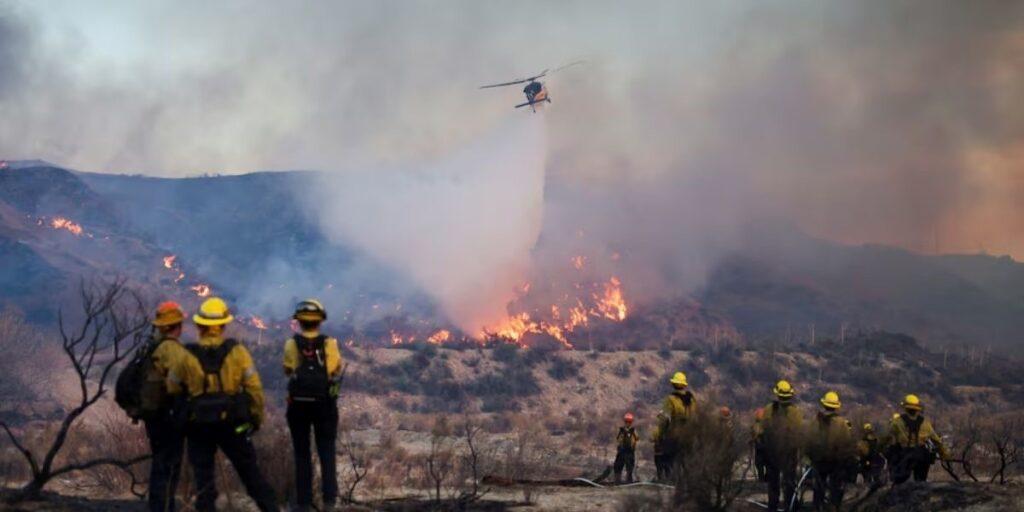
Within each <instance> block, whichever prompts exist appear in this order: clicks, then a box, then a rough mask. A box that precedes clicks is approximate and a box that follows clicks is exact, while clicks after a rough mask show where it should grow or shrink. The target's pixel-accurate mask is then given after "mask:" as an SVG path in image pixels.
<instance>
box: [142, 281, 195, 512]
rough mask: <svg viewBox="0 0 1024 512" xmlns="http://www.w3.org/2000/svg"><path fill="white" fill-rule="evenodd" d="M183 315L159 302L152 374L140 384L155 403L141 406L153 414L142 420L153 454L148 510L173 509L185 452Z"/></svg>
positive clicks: (187, 356)
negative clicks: (182, 374) (182, 457)
mask: <svg viewBox="0 0 1024 512" xmlns="http://www.w3.org/2000/svg"><path fill="white" fill-rule="evenodd" d="M184 321H185V312H184V311H183V310H182V309H181V306H179V305H178V304H177V303H176V302H170V301H168V302H163V303H161V304H160V305H159V306H158V307H157V310H156V315H155V316H154V317H153V328H154V335H153V343H154V346H153V349H152V353H151V354H150V356H149V357H150V358H151V360H152V364H153V366H152V370H153V371H152V374H151V375H150V376H149V378H147V381H146V382H144V383H143V384H142V386H141V387H142V392H141V393H140V394H141V396H143V397H146V398H149V399H152V400H155V401H156V402H157V403H154V404H151V405H150V404H143V406H144V407H145V408H147V409H152V410H154V412H153V413H152V414H151V415H148V416H146V417H144V418H143V422H144V423H145V426H146V437H147V438H149V447H150V453H152V455H153V460H152V463H151V464H150V468H149V510H150V511H151V512H163V511H173V510H174V504H175V503H174V491H175V490H176V489H177V488H178V477H179V475H180V474H181V454H182V452H183V451H184V449H185V432H184V425H183V421H184V411H183V409H184V408H185V407H184V405H185V403H184V397H183V396H182V391H183V389H182V380H181V377H180V375H179V372H180V371H181V370H180V368H181V367H182V365H183V364H185V361H186V360H188V359H191V358H192V356H191V354H189V352H188V350H186V349H185V346H184V345H182V344H181V342H180V341H179V338H181V330H182V323H184Z"/></svg>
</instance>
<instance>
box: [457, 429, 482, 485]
mask: <svg viewBox="0 0 1024 512" xmlns="http://www.w3.org/2000/svg"><path fill="white" fill-rule="evenodd" d="M483 429H484V427H483V426H482V425H479V424H476V423H473V421H472V420H470V419H469V416H468V415H467V416H466V420H465V421H464V422H463V423H462V438H463V439H464V440H465V441H466V453H465V455H464V456H463V464H464V466H465V468H466V469H467V470H468V471H469V478H470V482H471V484H470V485H471V487H470V491H469V493H468V496H465V497H464V498H468V499H472V500H475V499H477V498H478V497H479V496H480V447H479V446H477V442H476V441H477V436H478V435H479V434H480V432H481V431H483Z"/></svg>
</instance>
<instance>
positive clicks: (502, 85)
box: [480, 78, 533, 89]
mask: <svg viewBox="0 0 1024 512" xmlns="http://www.w3.org/2000/svg"><path fill="white" fill-rule="evenodd" d="M531 80H533V79H532V78H523V79H520V80H515V81H513V82H505V83H501V84H491V85H481V86H480V88H481V89H490V88H492V87H505V86H506V85H516V84H521V83H525V82H529V81H531Z"/></svg>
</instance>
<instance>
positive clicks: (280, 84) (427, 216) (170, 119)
mask: <svg viewBox="0 0 1024 512" xmlns="http://www.w3.org/2000/svg"><path fill="white" fill-rule="evenodd" d="M74 4H75V2H72V3H70V4H68V5H65V6H64V7H73V5H74ZM38 5H40V4H25V6H24V7H23V8H22V10H21V11H20V14H19V16H20V17H21V19H22V20H31V19H33V18H32V16H34V15H39V17H40V18H39V20H40V21H38V22H37V21H33V22H32V23H29V24H18V23H14V22H13V21H12V20H14V19H16V18H12V17H7V18H4V22H3V24H2V25H0V41H3V42H7V41H14V44H11V45H10V46H6V47H5V48H2V49H0V63H2V64H3V65H4V73H5V75H4V77H3V78H0V100H2V102H3V103H2V104H0V111H2V113H3V119H4V120H3V122H2V123H0V157H5V158H14V157H19V156H23V157H39V158H45V159H49V160H53V161H57V162H60V163H62V164H65V165H69V166H74V167H78V168H85V169H90V170H101V171H109V172H144V173H147V174H160V175H172V176H174V175H193V174H196V173H199V172H245V171H251V170H256V169H267V168H277V169H293V168H308V169H326V170H340V169H380V168H381V167H382V166H385V167H391V168H394V169H398V171H393V172H373V173H366V172H365V171H364V172H363V173H362V174H358V173H357V174H355V175H353V174H349V173H339V174H338V175H337V176H336V178H332V180H331V181H330V182H329V186H326V187H325V188H324V190H327V191H336V192H337V194H338V197H344V198H347V200H348V202H349V203H351V204H356V205H359V206H360V207H361V208H363V210H361V211H359V212H355V213H358V215H357V214H355V213H353V212H352V210H351V209H350V208H351V206H350V205H347V204H345V203H344V202H341V201H340V200H339V201H338V203H332V202H326V201H321V203H320V204H323V205H325V206H324V207H323V208H322V209H320V210H318V211H317V212H314V213H316V218H317V219H318V220H320V221H321V222H322V224H323V225H324V226H325V228H324V229H325V232H326V233H327V234H329V235H330V236H331V237H332V238H333V239H335V240H338V241H344V242H347V243H353V244H355V245H357V246H359V248H360V249H362V250H364V251H366V252H367V253H370V254H373V255H375V256H377V257H379V258H380V259H381V260H382V261H383V262H385V263H386V264H388V265H390V266H393V267H395V268H397V269H399V270H401V271H402V272H403V273H405V274H406V275H407V276H408V277H409V278H410V279H412V280H414V281H415V282H417V283H420V284H421V285H422V286H424V287H425V288H429V289H432V290H436V292H434V293H437V296H438V297H439V300H440V301H441V302H442V303H443V304H445V308H446V310H447V311H448V312H449V314H451V315H453V316H457V317H460V318H463V317H464V318H475V317H477V316H479V315H483V316H487V315H488V314H489V313H487V314H485V313H478V312H476V311H467V310H466V307H467V306H466V304H467V303H468V304H476V303H475V301H474V299H473V298H474V297H476V295H475V293H476V292H477V291H478V289H483V290H488V289H490V290H500V289H505V288H506V285H507V284H508V282H511V281H513V280H514V278H515V277H516V276H518V274H520V273H521V272H522V270H519V267H520V266H522V265H523V262H524V261H525V260H524V259H523V257H522V252H523V251H524V250H526V246H527V245H528V241H529V239H531V238H532V235H531V229H530V226H533V221H532V219H534V218H536V217H537V216H540V215H541V214H542V213H541V212H542V210H543V217H544V218H543V229H542V233H541V237H540V239H541V242H540V244H539V246H538V247H537V249H536V251H535V253H534V261H535V263H536V264H537V266H538V267H540V269H541V270H542V271H543V269H546V268H549V267H550V268H556V267H557V266H558V265H559V264H563V263H564V261H565V258H567V257H568V256H570V255H573V254H580V253H585V254H590V255H592V257H593V260H594V261H595V265H597V266H600V265H607V266H608V267H609V268H608V269H607V271H609V272H615V273H617V274H621V275H622V276H623V277H624V278H627V279H625V282H626V286H627V291H629V292H631V293H632V295H633V296H643V295H663V294H665V293H680V291H683V292H685V291H686V290H688V289H692V288H693V287H697V286H699V285H700V283H701V282H702V280H703V278H704V277H705V276H706V275H707V272H708V270H709V269H711V268H713V267H714V265H715V264H716V262H717V261H719V260H720V258H721V257H722V256H723V255H724V254H726V253H728V252H731V251H735V250H742V249H743V248H744V245H745V240H744V236H745V235H744V233H746V232H747V227H748V225H749V224H750V223H751V222H760V221H762V220H765V219H768V220H774V221H779V222H784V223H793V224H795V225H797V226H799V227H801V228H803V229H805V230H808V231H810V232H812V233H813V234H816V235H819V236H822V237H824V238H828V239H831V240H837V241H843V242H851V243H861V242H881V243H889V244H895V245H900V246H904V247H910V248H912V249H917V250H923V251H942V252H957V251H959V252H975V251H977V250H978V249H981V248H984V249H987V250H989V251H992V252H999V253H1012V254H1014V255H1017V256H1018V257H1019V256H1024V239H1021V238H1020V237H1019V236H1018V235H1017V234H1018V233H1020V231H1021V229H1024V210H1021V208H1020V207H1019V204H1020V200H1021V198H1022V197H1024V185H1022V184H1021V181H1020V180H1019V178H1018V177H1019V176H1020V174H1021V167H1020V166H1021V162H1022V161H1024V159H1022V158H1021V155H1022V154H1024V149H1022V148H1024V111H1022V110H1024V71H1022V68H1021V66H1020V65H1019V63H1020V62H1022V61H1024V4H1022V3H1020V2H962V1H927V0H921V1H893V2H845V1H833V2H820V1H806V2H788V3H785V4H781V3H778V2H738V3H729V2H713V3H712V2H704V3H691V2H674V1H673V2H650V3H647V4H645V5H637V4H636V3H629V4H626V3H622V2H607V3H602V2H537V3H532V4H531V3H530V2H517V3H516V4H515V5H511V6H510V5H504V4H502V5H499V4H495V3H481V2H465V3H460V4H445V5H443V6H438V5H437V4H436V3H429V2H424V3H417V2H387V1H385V2H372V3H357V4H343V3H318V4H311V5H304V6H303V8H302V9H296V8H294V7H292V6H289V5H285V4H280V3H270V2H268V3H264V4H255V3H251V2H245V3H231V2H226V3H218V4H212V3H206V4H203V5H201V6H200V5H190V6H188V7H182V6H181V4H180V3H176V2H169V3H165V4H146V5H147V6H145V7H142V6H140V5H141V4H138V3H134V2H131V3H127V4H126V6H130V7H131V8H129V9H127V10H117V9H108V10H106V11H105V12H95V11H97V10H95V9H92V10H90V9H89V8H84V9H83V8H78V10H77V11H74V10H72V12H75V13H76V15H77V16H79V17H80V18H82V19H87V20H92V21H93V22H94V23H93V27H94V28H93V29H89V30H92V31H93V32H96V31H99V29H96V28H95V27H101V28H102V27H107V26H110V25H112V24H113V25H118V26H126V25H127V26H131V27H134V29H133V30H134V31H133V32H131V38H130V39H125V40H120V41H117V40H115V41H113V43H111V42H110V41H107V45H106V46H99V45H98V44H97V46H94V47H91V46H90V45H89V44H83V43H82V41H92V40H93V39H90V33H91V32H89V31H88V30H86V29H80V30H83V31H85V32H86V33H84V34H76V35H71V36H68V35H66V34H63V33H61V32H60V31H58V30H56V29H54V28H53V27H54V25H45V27H49V28H47V29H46V30H43V28H39V26H43V25H44V24H43V23H42V21H43V20H45V19H46V18H44V15H46V14H53V13H43V12H39V11H32V10H31V8H32V7H34V8H36V9H41V8H40V7H37V6H38ZM48 5H54V4H48ZM30 6H31V7H30ZM65 11H67V9H65ZM107 11H109V12H107ZM115 12H120V13H122V14H120V15H118V14H109V13H115ZM124 13H127V14H124ZM118 16H125V17H128V18H130V19H127V20H126V19H118ZM626 20H628V22H627V21H626ZM117 22H120V23H117ZM24 27H32V29H31V30H29V29H28V28H24ZM37 32H39V33H40V34H41V33H42V32H45V33H46V34H47V36H46V37H45V38H44V37H42V36H41V35H38V34H37V37H30V35H31V34H36V33H37ZM55 34H56V35H55ZM61 35H63V37H61ZM104 35H105V37H107V36H109V37H113V36H110V35H109V34H107V32H104ZM129 43H130V44H129ZM121 47H130V48H131V51H122V50H113V49H112V48H121ZM10 48H14V49H13V50H11V49H10ZM70 48H79V49H77V50H69V49H70ZM12 56H13V57H12ZM579 58H585V59H587V61H588V64H587V65H586V66H577V67H573V68H570V69H569V70H566V71H565V72H561V73H556V74H554V75H552V76H550V77H549V78H548V79H547V80H548V86H549V88H550V90H551V94H552V98H553V100H554V103H553V105H552V106H551V107H552V108H550V109H549V110H548V111H547V112H546V113H545V115H544V118H543V121H541V116H536V118H534V117H533V116H531V114H529V113H526V112H514V114H517V115H519V117H522V118H528V119H529V121H526V120H522V123H518V122H511V121H507V120H506V119H507V117H508V116H509V115H512V114H513V113H512V112H510V109H511V105H513V104H514V103H516V102H518V101H521V95H520V94H519V92H518V90H517V88H509V89H497V90H488V91H479V90H477V89H476V86H478V85H481V84H483V83H487V82H493V81H501V80H507V79H511V78H514V77H516V76H523V75H527V74H530V73H534V72H537V71H539V70H540V69H543V68H545V67H556V66H558V65H559V64H562V63H566V62H570V61H573V60H576V59H579ZM27 59H29V60H30V62H28V63H26V62H25V61H26V60H27ZM72 64H74V65H72ZM8 70H10V71H8ZM517 121H518V119H517ZM528 124H535V125H537V124H544V125H546V127H547V132H546V133H547V137H548V138H549V140H548V148H549V152H548V158H547V178H546V183H545V187H546V190H545V194H544V201H543V209H542V204H541V203H540V201H539V200H538V196H537V193H536V190H537V189H538V188H539V185H538V184H537V183H536V182H535V181H534V180H536V179H539V177H538V174H537V172H538V169H537V168H536V165H537V164H536V162H535V158H540V157H539V156H537V153H536V152H537V151H539V146H538V143H537V142H536V141H533V140H532V139H529V137H534V136H536V134H538V133H543V132H542V131H540V130H538V129H535V128H536V127H532V128H530V129H526V128H524V127H525V126H527V125H528ZM495 127H499V128H495ZM495 130H497V133H499V134H505V135H504V136H499V135H494V136H493V137H495V138H496V140H497V141H498V142H494V141H493V140H491V139H490V138H489V137H486V136H483V135H482V134H486V133H490V132H494V131H495ZM524 133H525V134H527V135H523V134H524ZM482 136H483V137H484V139H483V141H482V142H481V139H480V137H482ZM523 137H528V138H527V139H526V140H524V139H523ZM517 144H523V145H524V147H522V148H520V150H521V151H522V153H523V154H519V153H518V152H517V151H514V150H513V149H512V148H513V147H514V146H515V145H517ZM487 151H493V152H494V153H493V155H487V154H485V153H486V152H487ZM453 154H454V155H458V156H454V157H452V156H450V155H453ZM467 154H469V155H475V156H473V158H467V157H466V156H465V155H467ZM523 155H526V156H523ZM506 160H507V161H506ZM425 162H440V163H437V164H434V165H430V164H426V163H425ZM477 162H487V165H485V166H478V165H477ZM492 166H493V167H492ZM453 169H454V170H453ZM508 177H517V178H519V179H522V180H523V181H522V182H519V181H513V182H512V183H508V182H507V181H505V179H506V178H508ZM459 180H462V181H461V182H460V181H459ZM488 180H493V181H488ZM504 186H508V187H511V188H510V190H511V191H513V193H508V194H503V193H502V192H501V191H500V190H499V189H500V188H501V187H504ZM477 191H479V192H485V193H482V194H476V195H474V194H473V193H472V192H477ZM487 191H491V193H490V194H487V193H486V192H487ZM488 196H490V197H488ZM389 198H390V201H391V203H390V204H391V206H390V207H389V203H388V201H389ZM447 202H452V204H451V205H450V206H448V205H446V204H444V203H447ZM339 203H340V204H339ZM513 203H514V204H513ZM406 210H407V211H406ZM346 215H347V216H346ZM510 216H511V217H514V219H513V220H514V221H515V225H514V226H512V228H513V231H514V232H515V236H514V240H512V241H505V240H500V239H499V240H498V241H497V242H496V241H495V239H494V237H495V236H496V233H501V232H502V231H503V230H505V229H508V228H509V227H510V226H509V225H508V222H509V219H510V218H511V217H510ZM460 217H461V218H460ZM355 219H362V220H363V221H362V222H355ZM431 219H434V220H437V221H438V222H439V223H441V225H440V226H431V227H434V228H435V229H434V230H433V231H431V230H430V229H427V230H426V233H424V231H423V230H424V229H426V227H425V226H424V224H426V223H427V222H426V221H429V220H431ZM485 222H487V223H493V224H492V225H490V226H486V225H485V224H484V223H485ZM463 223H465V225H463ZM430 233H432V234H430ZM401 240H408V241H409V245H408V246H407V247H406V248H405V249H404V250H403V247H402V246H401V244H400V243H399V241H401ZM495 243H497V244H498V245H497V246H495V247H494V250H491V247H490V246H491V245H492V244H495ZM505 243H508V244H509V245H502V244H505ZM435 244H436V245H439V246H441V247H440V248H438V247H435ZM449 244H450V245H449ZM499 248H503V249H505V250H508V251H510V252H511V253H512V254H508V255H507V256H508V260H507V261H506V260H504V259H503V256H505V255H504V254H503V253H502V251H501V250H499ZM417 251H419V252H423V253H424V254H422V255H421V254H416V253H417ZM481 251H484V252H483V253H482V254H484V257H482V261H479V262H473V261H468V262H467V261H466V259H467V258H470V259H471V256H472V255H474V254H477V253H481ZM617 253H621V255H622V258H621V259H617V260H613V259H609V258H604V255H608V254H617ZM499 256H501V257H499ZM450 260H453V261H450ZM508 262H514V263H508ZM505 266H507V267H508V268H510V269H512V270H509V272H508V273H507V274H502V273H500V272H499V273H498V274H499V275H492V276H489V277H485V278H484V277H480V276H481V275H484V274H486V273H487V272H490V271H495V270H497V269H499V268H503V267H505ZM458 267H465V269H466V271H467V275H471V276H473V279H455V280H452V279H449V277H450V276H449V275H447V270H440V271H437V272H438V273H437V274H436V275H435V274H433V273H432V272H434V270H432V269H447V268H458ZM510 276H512V277H510ZM449 287H450V288H449ZM499 295H501V294H500V293H499ZM484 309H486V310H488V311H489V310H491V309H492V306H487V307H485V308H484Z"/></svg>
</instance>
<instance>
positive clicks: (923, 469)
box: [614, 372, 949, 511]
mask: <svg viewBox="0 0 1024 512" xmlns="http://www.w3.org/2000/svg"><path fill="white" fill-rule="evenodd" d="M669 383H670V384H671V385H672V387H673V389H672V392H671V393H670V394H669V395H668V396H667V397H666V398H665V401H664V403H663V404H662V407H661V411H660V412H659V413H658V418H657V423H656V425H655V427H654V432H653V434H652V436H651V441H652V442H653V445H654V465H655V470H656V473H657V476H656V480H658V481H669V480H671V479H672V478H673V477H677V478H684V479H685V478H686V475H685V474H674V472H677V471H679V470H680V469H681V468H684V467H685V458H686V457H687V456H688V453H687V451H688V450H687V448H686V446H688V445H689V443H687V439H685V438H686V436H687V435H689V434H688V430H687V428H686V427H687V425H692V422H694V421H697V420H698V416H697V399H696V398H695V397H694V395H693V393H692V392H690V390H689V388H688V384H687V380H686V375H685V374H684V373H683V372H677V373H676V374H675V375H673V376H672V378H671V379H670V380H669ZM772 393H773V394H774V395H775V399H774V400H773V401H772V402H771V403H770V404H768V405H766V406H765V407H763V408H759V409H757V410H756V412H755V419H754V424H753V427H752V429H751V430H752V431H751V438H750V444H751V448H752V451H753V460H752V465H753V466H754V468H755V471H756V473H757V477H758V480H760V481H762V482H765V483H767V487H768V489H767V490H768V503H767V506H768V510H772V511H775V510H779V503H780V502H779V499H780V494H781V495H782V496H781V497H782V499H783V501H782V504H783V506H784V510H789V509H790V507H791V506H792V504H793V503H794V494H795V493H796V490H797V487H798V483H799V481H798V478H799V477H800V464H801V461H802V460H803V459H804V457H806V458H807V460H809V461H810V474H812V475H813V480H812V484H813V488H814V508H815V510H825V509H826V505H828V508H832V509H836V510H838V508H839V505H840V504H841V503H842V500H843V492H844V487H845V485H846V483H848V482H855V481H856V479H857V476H858V475H861V476H862V477H863V479H864V481H865V483H867V484H869V485H871V486H872V487H878V486H881V485H882V483H883V479H882V476H883V473H882V472H883V470H884V469H885V468H886V466H888V470H889V478H890V480H891V481H892V483H893V484H900V483H903V482H906V481H907V480H908V479H910V477H911V476H913V478H914V480H915V481H925V480H927V479H928V471H929V468H930V467H931V465H932V464H933V463H934V462H935V459H936V456H938V457H941V459H942V460H944V461H945V460H948V459H949V452H948V450H947V449H946V447H945V445H944V444H943V443H942V438H941V437H939V435H938V434H937V433H936V431H935V428H934V427H933V426H932V424H931V422H930V421H928V419H927V418H925V417H924V414H923V412H922V411H923V407H922V405H921V400H920V399H919V398H918V397H917V395H913V394H910V395H906V397H904V399H903V403H902V408H903V411H902V412H899V413H896V414H894V415H893V416H892V418H891V420H890V422H889V428H888V430H887V431H886V433H885V435H884V436H882V437H878V436H877V435H876V434H875V431H874V427H873V426H872V424H871V423H865V424H864V425H863V426H861V429H860V430H861V432H860V436H859V438H858V436H856V435H855V432H854V428H853V424H852V423H851V422H850V421H849V420H848V419H846V418H845V417H843V416H842V415H841V414H840V409H841V408H842V403H841V402H840V400H839V394H838V393H836V392H835V391H828V392H827V393H825V395H824V396H822V397H821V399H820V400H819V403H820V404H821V409H820V410H819V411H818V412H817V414H816V415H815V417H814V418H813V419H811V420H810V421H805V420H804V414H803V412H802V411H801V410H800V407H798V406H797V405H796V403H795V402H794V397H795V396H796V391H795V390H794V388H793V386H792V385H791V384H790V383H789V382H788V381H786V380H780V381H778V383H777V384H776V385H775V387H774V389H773V390H772ZM633 421H634V417H633V414H632V413H629V412H627V413H626V414H625V416H624V417H623V423H624V424H623V426H621V427H620V428H619V431H618V434H617V435H616V443H617V447H618V448H617V452H616V457H615V463H614V471H615V482H616V483H621V482H622V472H623V470H625V472H626V482H632V481H633V472H634V468H635V465H636V447H637V443H638V441H639V440H640V435H639V434H638V432H637V430H636V428H635V427H634V426H633ZM719 421H720V422H721V424H722V425H723V426H724V427H726V428H727V429H728V432H727V434H726V435H730V436H731V435H732V431H731V430H732V412H731V411H730V410H729V408H728V407H721V408H720V409H719Z"/></svg>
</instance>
